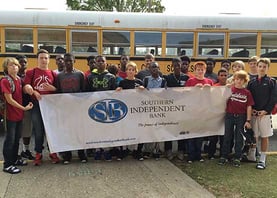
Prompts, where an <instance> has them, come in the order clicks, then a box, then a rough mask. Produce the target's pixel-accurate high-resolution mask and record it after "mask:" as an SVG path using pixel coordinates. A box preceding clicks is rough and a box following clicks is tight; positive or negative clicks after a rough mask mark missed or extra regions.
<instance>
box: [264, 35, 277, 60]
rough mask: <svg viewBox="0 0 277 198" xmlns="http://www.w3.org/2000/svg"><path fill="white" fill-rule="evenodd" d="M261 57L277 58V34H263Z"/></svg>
mask: <svg viewBox="0 0 277 198" xmlns="http://www.w3.org/2000/svg"><path fill="white" fill-rule="evenodd" d="M261 57H268V58H277V33H262V45H261Z"/></svg>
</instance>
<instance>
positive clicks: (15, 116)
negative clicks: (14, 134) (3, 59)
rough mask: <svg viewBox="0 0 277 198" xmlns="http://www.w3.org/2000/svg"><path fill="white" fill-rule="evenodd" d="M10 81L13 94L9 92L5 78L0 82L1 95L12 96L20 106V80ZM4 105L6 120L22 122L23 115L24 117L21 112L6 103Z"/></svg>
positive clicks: (9, 88) (8, 83) (8, 84)
mask: <svg viewBox="0 0 277 198" xmlns="http://www.w3.org/2000/svg"><path fill="white" fill-rule="evenodd" d="M11 78H12V77H11ZM12 80H13V82H14V85H15V91H14V92H13V93H12V90H11V85H10V82H9V80H8V79H6V78H3V79H2V80H1V90H2V92H3V93H6V94H12V98H13V99H14V100H15V101H16V102H17V103H19V104H21V105H22V84H21V80H20V79H19V78H18V79H16V80H15V79H13V78H12ZM6 104H7V106H6V108H7V120H10V121H14V122H17V121H21V120H23V115H24V112H23V110H21V109H19V108H16V107H14V106H12V105H10V104H9V103H8V102H7V103H6Z"/></svg>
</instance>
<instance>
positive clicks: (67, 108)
mask: <svg viewBox="0 0 277 198" xmlns="http://www.w3.org/2000/svg"><path fill="white" fill-rule="evenodd" d="M230 94H231V92H230V89H229V88H225V87H206V88H198V87H184V88H168V89H152V90H150V91H149V90H146V89H145V90H138V89H130V90H122V91H120V92H116V91H103V92H87V93H74V94H52V95H44V96H43V98H42V100H41V101H40V107H41V113H42V117H43V121H44V125H45V130H46V136H47V139H48V144H49V148H50V151H51V152H61V151H68V150H78V149H88V148H104V147H113V146H121V145H131V144H137V143H144V142H162V141H168V140H178V139H188V138H193V137H202V136H210V135H222V134H223V132H224V115H225V107H226V99H227V97H229V96H230Z"/></svg>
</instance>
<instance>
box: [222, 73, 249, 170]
mask: <svg viewBox="0 0 277 198" xmlns="http://www.w3.org/2000/svg"><path fill="white" fill-rule="evenodd" d="M233 79H234V85H233V86H232V87H231V91H232V95H231V96H230V98H229V99H228V101H227V107H226V116H225V134H224V140H223V148H222V157H221V158H220V160H219V164H220V165H224V164H226V162H228V160H227V158H228V155H229V153H230V144H231V141H233V139H234V140H235V155H234V160H233V165H234V166H235V167H240V160H241V157H242V149H243V145H244V139H243V135H242V134H243V133H244V129H245V128H248V129H249V128H251V125H250V121H251V113H252V105H254V100H253V97H252V94H251V93H250V91H249V90H247V89H246V88H245V84H246V83H247V82H248V81H249V76H248V74H247V72H246V71H244V70H240V71H237V72H236V73H235V74H234V76H233Z"/></svg>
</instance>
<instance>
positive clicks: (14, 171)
mask: <svg viewBox="0 0 277 198" xmlns="http://www.w3.org/2000/svg"><path fill="white" fill-rule="evenodd" d="M3 171H4V172H6V173H10V174H17V173H20V172H21V170H20V169H19V168H17V167H15V166H9V167H7V168H3Z"/></svg>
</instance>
